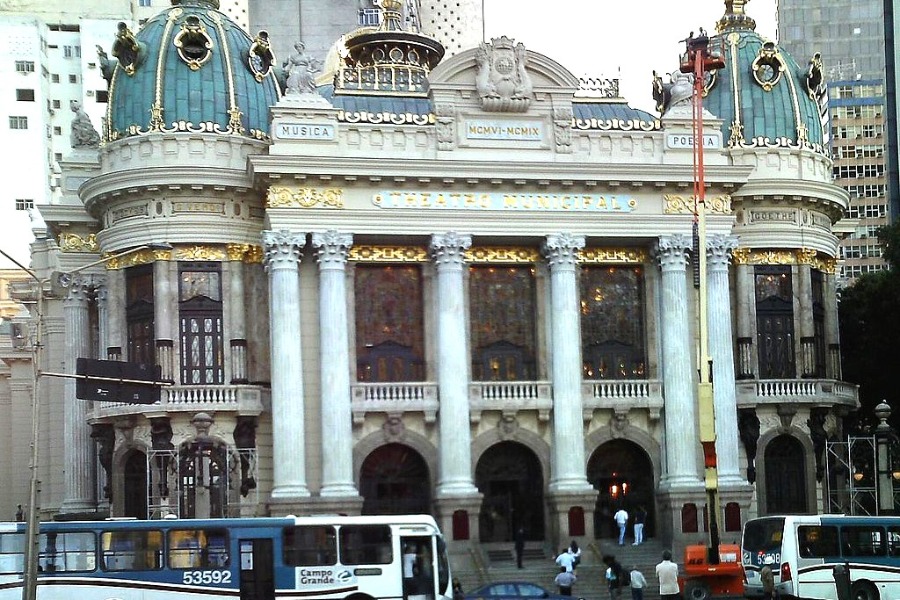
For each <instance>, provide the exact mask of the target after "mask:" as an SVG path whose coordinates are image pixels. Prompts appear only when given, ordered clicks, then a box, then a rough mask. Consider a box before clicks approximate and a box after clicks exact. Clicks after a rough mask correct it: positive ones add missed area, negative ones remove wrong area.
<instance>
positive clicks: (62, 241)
mask: <svg viewBox="0 0 900 600" xmlns="http://www.w3.org/2000/svg"><path fill="white" fill-rule="evenodd" d="M58 243H59V249H60V251H61V252H97V251H98V250H100V244H99V243H98V242H97V234H95V233H91V234H88V235H87V236H86V237H82V236H80V235H78V234H77V233H61V234H59V242H58Z"/></svg>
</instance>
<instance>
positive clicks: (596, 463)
mask: <svg viewBox="0 0 900 600" xmlns="http://www.w3.org/2000/svg"><path fill="white" fill-rule="evenodd" d="M587 477H588V481H590V483H591V485H592V486H594V487H595V488H596V489H597V491H599V492H600V494H599V495H598V496H597V506H596V510H595V511H594V535H595V536H596V537H598V538H603V537H614V536H616V535H617V534H618V530H617V529H616V525H615V523H614V522H613V515H614V514H615V513H616V511H617V510H619V508H624V509H625V510H626V511H628V514H629V515H630V516H633V515H634V513H635V511H636V510H637V509H638V508H639V507H643V508H644V510H645V511H647V520H646V523H645V525H644V537H653V535H654V534H655V532H656V519H655V516H656V514H655V513H656V511H655V500H656V496H655V495H656V475H655V474H654V472H653V463H652V462H651V461H650V457H649V456H648V455H647V453H646V452H645V451H644V449H643V448H641V447H640V446H638V445H637V444H635V443H634V442H630V441H628V440H612V441H609V442H606V443H605V444H603V445H601V446H600V447H599V448H597V449H596V450H595V451H594V453H593V454H592V455H591V458H590V460H589V461H588V467H587ZM630 528H631V523H629V529H630Z"/></svg>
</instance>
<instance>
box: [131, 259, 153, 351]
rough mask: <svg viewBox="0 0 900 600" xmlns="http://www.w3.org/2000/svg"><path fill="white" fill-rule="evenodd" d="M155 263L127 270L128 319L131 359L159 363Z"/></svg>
mask: <svg viewBox="0 0 900 600" xmlns="http://www.w3.org/2000/svg"><path fill="white" fill-rule="evenodd" d="M153 311H154V307H153V265H140V266H137V267H130V268H128V269H126V270H125V322H126V330H127V336H128V339H127V342H128V351H127V357H128V360H129V361H130V362H137V363H144V364H150V365H153V364H156V348H155V334H154V330H153Z"/></svg>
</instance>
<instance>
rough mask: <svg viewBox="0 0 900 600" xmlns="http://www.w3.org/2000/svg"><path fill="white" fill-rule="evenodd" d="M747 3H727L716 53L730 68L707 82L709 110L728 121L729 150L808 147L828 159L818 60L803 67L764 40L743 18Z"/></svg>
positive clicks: (750, 21) (714, 44)
mask: <svg viewBox="0 0 900 600" xmlns="http://www.w3.org/2000/svg"><path fill="white" fill-rule="evenodd" d="M743 5H744V2H742V1H740V0H732V1H730V2H726V14H725V16H724V17H722V19H721V20H720V21H719V23H718V26H717V35H715V36H712V37H711V38H710V49H711V50H713V51H721V52H722V57H723V58H724V61H725V66H724V67H723V68H721V69H718V70H716V71H713V72H712V74H711V76H710V77H709V78H708V79H707V82H706V86H705V87H706V96H705V98H704V102H703V105H704V108H706V109H707V110H709V111H710V112H711V113H712V114H714V115H715V116H717V117H718V118H720V119H723V120H724V123H723V125H722V133H723V134H724V137H725V139H726V140H728V145H729V146H733V147H734V146H744V147H803V148H808V149H811V150H814V151H817V152H821V153H825V152H826V150H825V148H824V132H823V127H822V119H821V118H820V116H819V102H820V100H821V99H822V97H823V96H824V93H825V86H824V79H823V77H822V62H821V60H820V59H819V57H818V55H817V56H815V57H813V58H812V59H811V60H810V61H809V63H808V64H807V65H805V66H803V67H800V66H799V65H798V64H797V63H796V61H795V60H794V59H793V57H791V56H790V54H788V53H787V52H785V51H784V50H782V49H780V48H779V47H778V46H776V45H775V43H774V42H772V41H769V40H766V39H764V38H762V37H761V36H759V35H758V34H757V33H756V31H755V30H754V29H755V27H756V23H755V22H754V21H753V19H751V18H750V17H748V16H746V15H745V14H744V12H743Z"/></svg>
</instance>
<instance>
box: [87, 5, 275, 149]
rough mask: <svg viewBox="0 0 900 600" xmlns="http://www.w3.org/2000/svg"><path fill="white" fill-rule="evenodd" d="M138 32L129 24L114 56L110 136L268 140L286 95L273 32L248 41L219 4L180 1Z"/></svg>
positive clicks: (108, 71)
mask: <svg viewBox="0 0 900 600" xmlns="http://www.w3.org/2000/svg"><path fill="white" fill-rule="evenodd" d="M173 4H174V6H172V7H171V8H169V9H168V10H165V11H163V12H162V13H160V14H158V15H156V16H155V17H154V18H152V19H150V20H149V21H147V23H146V24H145V25H144V26H143V27H142V28H141V30H140V32H138V33H137V34H136V35H135V34H133V33H132V32H131V31H130V30H129V29H128V27H127V26H126V25H125V23H120V24H119V31H118V33H117V35H116V40H115V42H114V43H113V46H112V55H113V57H114V58H112V59H110V58H107V57H106V56H105V54H104V53H103V52H102V50H99V49H98V50H99V52H100V56H101V58H100V61H101V67H102V69H103V74H104V77H106V78H107V81H109V105H108V107H107V115H106V131H105V132H104V133H105V138H106V139H107V140H108V141H112V140H116V139H119V138H122V137H125V136H133V135H141V134H146V133H150V132H167V133H172V132H195V133H202V132H205V133H220V134H226V135H244V136H249V137H253V138H257V139H268V132H269V107H270V106H271V105H273V104H275V103H276V102H277V101H278V99H279V97H280V91H279V87H278V82H277V80H276V76H275V73H274V70H275V57H274V55H273V54H272V51H271V49H270V47H269V40H268V36H267V34H266V33H265V32H264V31H262V32H260V33H259V34H258V35H257V37H256V38H255V39H252V38H250V36H248V35H247V33H246V32H244V31H243V30H242V29H241V28H240V27H239V26H238V25H236V24H235V23H234V22H233V21H231V20H230V19H229V18H228V17H227V16H225V15H224V14H223V13H221V12H219V11H218V10H217V9H218V2H217V1H216V0H182V1H181V2H177V0H176V1H175V2H173Z"/></svg>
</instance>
